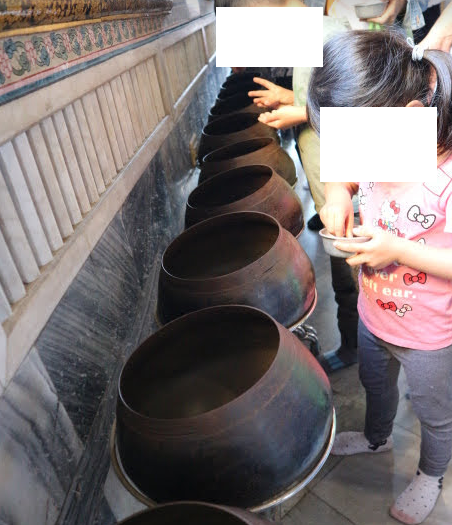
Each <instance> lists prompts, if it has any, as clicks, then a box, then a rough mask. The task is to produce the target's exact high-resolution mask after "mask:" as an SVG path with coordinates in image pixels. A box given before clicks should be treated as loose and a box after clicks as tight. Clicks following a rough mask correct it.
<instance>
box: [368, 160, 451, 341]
mask: <svg viewBox="0 0 452 525" xmlns="http://www.w3.org/2000/svg"><path fill="white" fill-rule="evenodd" d="M451 195H452V157H449V158H448V159H447V161H446V162H444V163H443V164H442V165H441V166H440V167H439V168H438V170H437V173H436V177H435V179H434V180H431V181H429V182H426V183H423V184H422V183H389V182H388V183H377V182H375V183H373V182H363V183H360V185H359V204H360V206H359V209H360V215H361V220H362V222H363V224H364V225H366V226H374V227H377V228H378V227H379V228H382V229H383V230H385V231H388V232H390V233H392V234H393V235H398V236H400V237H405V238H406V239H411V240H413V241H416V242H421V243H425V244H426V245H427V246H436V247H441V248H451V249H452V196H451ZM359 282H360V293H359V299H358V311H359V315H360V317H361V319H362V321H363V322H364V324H365V325H366V327H367V328H368V329H369V330H370V331H371V332H372V333H373V334H375V335H376V336H377V337H380V338H381V339H383V340H384V341H387V342H388V343H392V344H395V345H397V346H403V347H408V348H413V349H416V350H438V349H440V348H444V347H446V346H449V345H451V344H452V281H451V280H447V279H441V278H439V277H435V276H433V275H430V274H429V273H428V272H420V271H418V270H416V269H414V268H410V267H407V266H399V265H397V264H391V265H390V266H388V267H386V268H384V269H383V270H374V269H372V268H369V267H368V266H366V265H363V267H362V269H361V272H360V276H359Z"/></svg>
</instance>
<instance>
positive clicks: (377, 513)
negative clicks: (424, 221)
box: [283, 174, 452, 525]
mask: <svg viewBox="0 0 452 525" xmlns="http://www.w3.org/2000/svg"><path fill="white" fill-rule="evenodd" d="M300 179H301V180H300V181H299V183H298V185H297V191H298V193H299V195H300V197H301V198H302V201H303V204H304V211H305V218H306V220H308V219H309V218H310V217H311V216H312V215H313V213H314V208H313V203H312V199H311V197H310V195H309V191H307V190H306V189H304V188H303V181H304V176H303V175H302V174H301V176H300ZM299 240H300V243H301V245H302V246H303V248H304V249H305V250H306V252H307V254H308V255H309V257H310V258H311V260H312V262H313V265H314V268H315V271H316V279H317V289H318V295H319V300H318V304H317V307H316V310H315V311H314V313H313V315H312V316H311V317H310V319H309V321H308V323H310V324H311V325H312V326H314V327H315V328H316V329H317V330H318V333H319V339H320V343H321V346H322V351H328V350H331V349H334V348H337V346H338V345H339V332H338V330H337V326H336V306H335V301H334V296H333V290H332V287H331V275H330V269H329V260H328V257H327V255H325V253H324V251H323V248H322V243H321V241H320V238H319V236H318V234H317V232H311V231H309V230H308V229H307V228H306V229H305V231H304V232H303V233H302V235H301V236H300V239H299ZM330 381H331V385H332V388H333V393H334V405H335V408H336V413H337V425H338V432H341V431H344V430H361V429H362V428H363V425H364V411H365V397H364V390H363V388H362V386H361V384H360V382H359V379H358V367H357V365H354V366H352V367H350V368H348V369H346V370H342V371H339V372H336V373H335V374H334V375H332V376H331V377H330ZM399 387H400V396H401V399H400V404H399V410H398V414H397V419H396V424H395V428H394V443H395V446H394V450H393V451H391V452H387V453H383V454H378V455H375V456H370V455H367V454H360V455H357V456H351V457H344V458H338V457H333V456H330V457H329V458H328V460H327V462H326V464H325V465H324V467H323V469H322V470H321V471H320V473H319V474H318V475H317V477H316V478H315V479H314V480H313V481H312V482H311V483H310V485H309V486H308V487H307V490H306V491H305V493H304V496H303V497H302V499H301V500H300V502H299V503H298V504H297V505H296V506H295V507H294V508H292V510H291V511H290V512H289V513H288V514H287V515H286V516H285V517H284V518H283V524H284V525H350V524H354V525H386V524H388V525H396V524H397V523H399V522H398V521H396V520H394V519H393V518H391V517H390V516H389V514H388V509H389V507H390V505H391V504H392V502H393V500H394V499H395V498H396V497H397V496H398V494H399V493H400V492H402V491H403V490H404V488H405V487H406V486H407V485H408V483H409V482H410V481H411V478H412V477H413V475H414V474H415V472H416V466H417V462H418V459H419V446H420V426H419V422H418V420H417V418H416V416H415V415H414V413H413V410H412V408H411V404H410V402H409V400H407V399H406V398H405V394H406V392H407V387H406V383H405V380H404V377H403V374H401V377H400V380H399ZM424 524H425V525H452V466H451V467H449V470H448V473H447V474H446V476H445V479H444V488H443V491H442V494H441V495H440V498H439V500H438V503H437V505H436V507H435V510H434V511H433V513H432V514H431V515H430V516H429V518H427V520H426V521H425V522H424Z"/></svg>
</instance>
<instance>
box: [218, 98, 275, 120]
mask: <svg viewBox="0 0 452 525" xmlns="http://www.w3.org/2000/svg"><path fill="white" fill-rule="evenodd" d="M266 111H268V109H266V108H259V107H258V106H256V104H253V101H252V99H250V97H249V96H248V95H247V94H246V93H244V94H243V93H238V94H235V95H232V96H230V97H225V98H222V99H220V98H217V100H216V102H215V105H214V106H213V107H212V108H211V109H210V111H209V116H208V121H209V122H213V121H214V120H216V119H218V118H220V117H222V116H225V115H237V113H255V114H256V115H259V114H260V113H265V112H266Z"/></svg>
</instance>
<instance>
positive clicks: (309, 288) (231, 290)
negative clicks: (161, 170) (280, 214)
mask: <svg viewBox="0 0 452 525" xmlns="http://www.w3.org/2000/svg"><path fill="white" fill-rule="evenodd" d="M315 298H316V290H315V276H314V269H313V267H312V264H311V261H310V260H309V258H308V256H307V255H306V253H305V251H304V250H303V248H302V247H301V246H300V245H299V244H298V242H297V240H296V239H295V238H294V237H293V235H291V234H290V233H289V232H288V231H287V230H285V229H284V228H283V227H282V226H281V225H280V224H279V222H278V221H277V220H276V219H274V218H273V217H270V215H267V214H265V213H260V212H254V211H243V212H236V213H227V214H224V215H219V216H217V217H213V218H211V219H207V220H205V221H202V222H200V223H198V224H195V225H194V226H192V227H191V228H189V229H188V230H185V231H184V232H183V233H182V234H181V235H179V236H178V237H177V238H176V239H175V240H174V241H173V242H172V243H171V244H170V245H169V246H168V248H167V249H166V250H165V252H164V254H163V257H162V266H161V269H160V276H159V286H158V302H157V316H158V318H159V321H160V322H161V323H163V324H165V323H167V322H169V321H171V320H173V319H176V318H177V317H180V316H181V315H183V314H186V313H188V312H192V311H194V310H200V309H202V308H206V307H208V306H214V305H220V304H247V305H250V306H255V307H257V308H261V309H262V310H264V311H266V312H268V313H269V314H270V315H272V316H273V317H274V318H275V319H276V320H277V321H278V322H280V323H281V324H283V325H284V326H286V327H287V328H292V327H295V326H297V325H298V324H299V323H300V322H302V321H303V320H304V319H305V317H306V315H307V314H308V313H309V312H310V311H311V309H312V308H313V305H314V304H315Z"/></svg>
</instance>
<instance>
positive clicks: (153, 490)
mask: <svg viewBox="0 0 452 525" xmlns="http://www.w3.org/2000/svg"><path fill="white" fill-rule="evenodd" d="M116 415H117V427H116V428H117V434H116V442H117V453H118V456H119V459H120V463H121V466H122V468H123V470H124V472H125V474H126V475H127V476H128V478H129V479H130V480H131V481H132V482H133V483H134V485H135V486H136V487H137V488H138V489H139V490H140V491H141V492H142V493H144V494H145V495H146V496H147V497H149V498H150V499H151V500H153V501H155V502H157V503H163V502H168V501H178V500H198V501H207V502H209V503H221V504H222V505H233V506H237V507H245V508H252V507H256V506H259V505H262V504H265V502H268V501H270V502H271V501H275V499H277V497H278V496H281V494H284V493H288V491H290V490H292V493H293V488H294V486H301V485H302V484H301V482H302V481H303V480H305V479H306V478H307V477H308V476H309V474H310V473H311V472H312V471H315V472H317V470H318V468H319V467H318V466H319V464H322V463H323V461H324V460H325V458H326V456H327V454H328V451H329V447H330V446H331V441H332V435H333V434H334V424H333V422H334V411H333V405H332V393H331V388H330V384H329V382H328V379H327V377H326V375H325V373H324V372H323V370H322V368H321V367H320V365H319V364H318V362H317V361H316V359H315V358H314V357H313V356H312V354H311V353H310V352H309V350H308V349H307V348H306V347H305V346H304V345H303V344H302V343H301V342H300V341H299V339H297V337H296V336H295V335H294V334H292V333H291V332H290V331H289V330H287V329H286V328H284V327H283V326H282V325H280V324H279V323H277V322H276V321H275V320H274V319H272V318H271V317H270V316H269V315H267V314H266V313H264V312H262V311H261V310H257V309H255V308H250V307H246V306H238V305H231V306H219V307H213V308H207V309H205V310H201V311H198V312H194V313H191V314H189V315H186V316H183V317H181V318H179V319H177V320H175V321H173V322H172V323H169V324H168V325H166V326H164V327H163V328H162V329H161V330H159V331H158V332H156V333H155V334H153V335H151V336H150V337H149V338H148V339H147V340H146V341H145V342H144V343H142V344H141V346H140V347H139V348H138V349H137V350H136V351H135V352H134V353H133V354H132V355H131V356H130V358H129V359H128V361H127V362H126V364H125V366H124V368H123V370H122V372H121V375H120V379H119V395H118V402H117V414H116Z"/></svg>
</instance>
